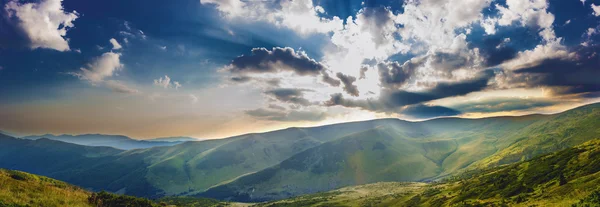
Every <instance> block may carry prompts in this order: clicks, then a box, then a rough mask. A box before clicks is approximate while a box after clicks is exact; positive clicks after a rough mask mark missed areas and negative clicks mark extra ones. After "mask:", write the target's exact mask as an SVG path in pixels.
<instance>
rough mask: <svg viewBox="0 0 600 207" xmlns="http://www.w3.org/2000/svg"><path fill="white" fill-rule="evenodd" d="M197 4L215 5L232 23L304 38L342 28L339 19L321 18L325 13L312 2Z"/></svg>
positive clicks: (209, 0) (213, 0)
mask: <svg viewBox="0 0 600 207" xmlns="http://www.w3.org/2000/svg"><path fill="white" fill-rule="evenodd" d="M200 3H201V4H211V5H215V7H216V9H217V10H218V11H219V12H221V13H222V14H223V15H224V16H225V17H226V18H227V19H229V20H231V21H236V22H241V21H266V22H269V23H272V24H274V25H276V26H279V27H285V28H289V29H292V30H294V31H296V32H298V33H300V34H304V35H308V34H312V33H328V32H331V31H335V30H340V29H342V28H343V21H342V20H341V19H340V18H338V17H333V18H331V19H328V18H323V17H321V16H320V15H319V14H320V13H323V12H324V11H323V8H322V7H320V6H315V5H313V1H312V0H294V1H242V0H201V1H200Z"/></svg>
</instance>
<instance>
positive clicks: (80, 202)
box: [0, 169, 92, 207]
mask: <svg viewBox="0 0 600 207" xmlns="http://www.w3.org/2000/svg"><path fill="white" fill-rule="evenodd" d="M89 195H90V193H89V192H87V191H85V190H82V189H81V188H79V187H75V186H73V185H69V184H67V183H64V182H61V181H58V180H54V179H51V178H47V177H42V176H36V175H32V174H29V173H24V172H20V171H13V170H4V169H0V206H49V207H50V206H74V207H83V206H86V207H87V206H92V205H90V204H88V202H87V198H88V196H89Z"/></svg>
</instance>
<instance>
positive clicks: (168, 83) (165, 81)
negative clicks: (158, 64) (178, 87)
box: [154, 75, 171, 88]
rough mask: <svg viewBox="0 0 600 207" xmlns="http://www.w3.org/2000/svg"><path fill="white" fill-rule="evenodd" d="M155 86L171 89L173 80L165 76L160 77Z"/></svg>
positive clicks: (155, 81)
mask: <svg viewBox="0 0 600 207" xmlns="http://www.w3.org/2000/svg"><path fill="white" fill-rule="evenodd" d="M154 85H155V86H160V87H163V88H169V87H170V86H171V78H169V76H167V75H165V77H164V78H163V77H160V78H158V79H155V80H154Z"/></svg>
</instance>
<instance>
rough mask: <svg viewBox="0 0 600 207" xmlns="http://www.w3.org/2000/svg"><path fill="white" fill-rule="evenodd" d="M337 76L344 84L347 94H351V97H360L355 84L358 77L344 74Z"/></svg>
mask: <svg viewBox="0 0 600 207" xmlns="http://www.w3.org/2000/svg"><path fill="white" fill-rule="evenodd" d="M336 76H337V77H338V78H339V79H340V81H342V83H343V84H344V91H346V93H348V94H350V95H351V96H358V94H359V92H358V87H357V86H356V85H354V84H353V83H354V82H356V77H353V76H349V75H344V74H342V73H337V74H336Z"/></svg>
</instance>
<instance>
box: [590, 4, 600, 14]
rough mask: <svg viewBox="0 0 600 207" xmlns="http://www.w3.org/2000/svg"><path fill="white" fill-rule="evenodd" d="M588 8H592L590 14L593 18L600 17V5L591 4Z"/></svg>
mask: <svg viewBox="0 0 600 207" xmlns="http://www.w3.org/2000/svg"><path fill="white" fill-rule="evenodd" d="M590 6H591V7H592V10H593V11H594V12H593V13H592V14H594V16H600V5H596V4H591V5H590Z"/></svg>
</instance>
